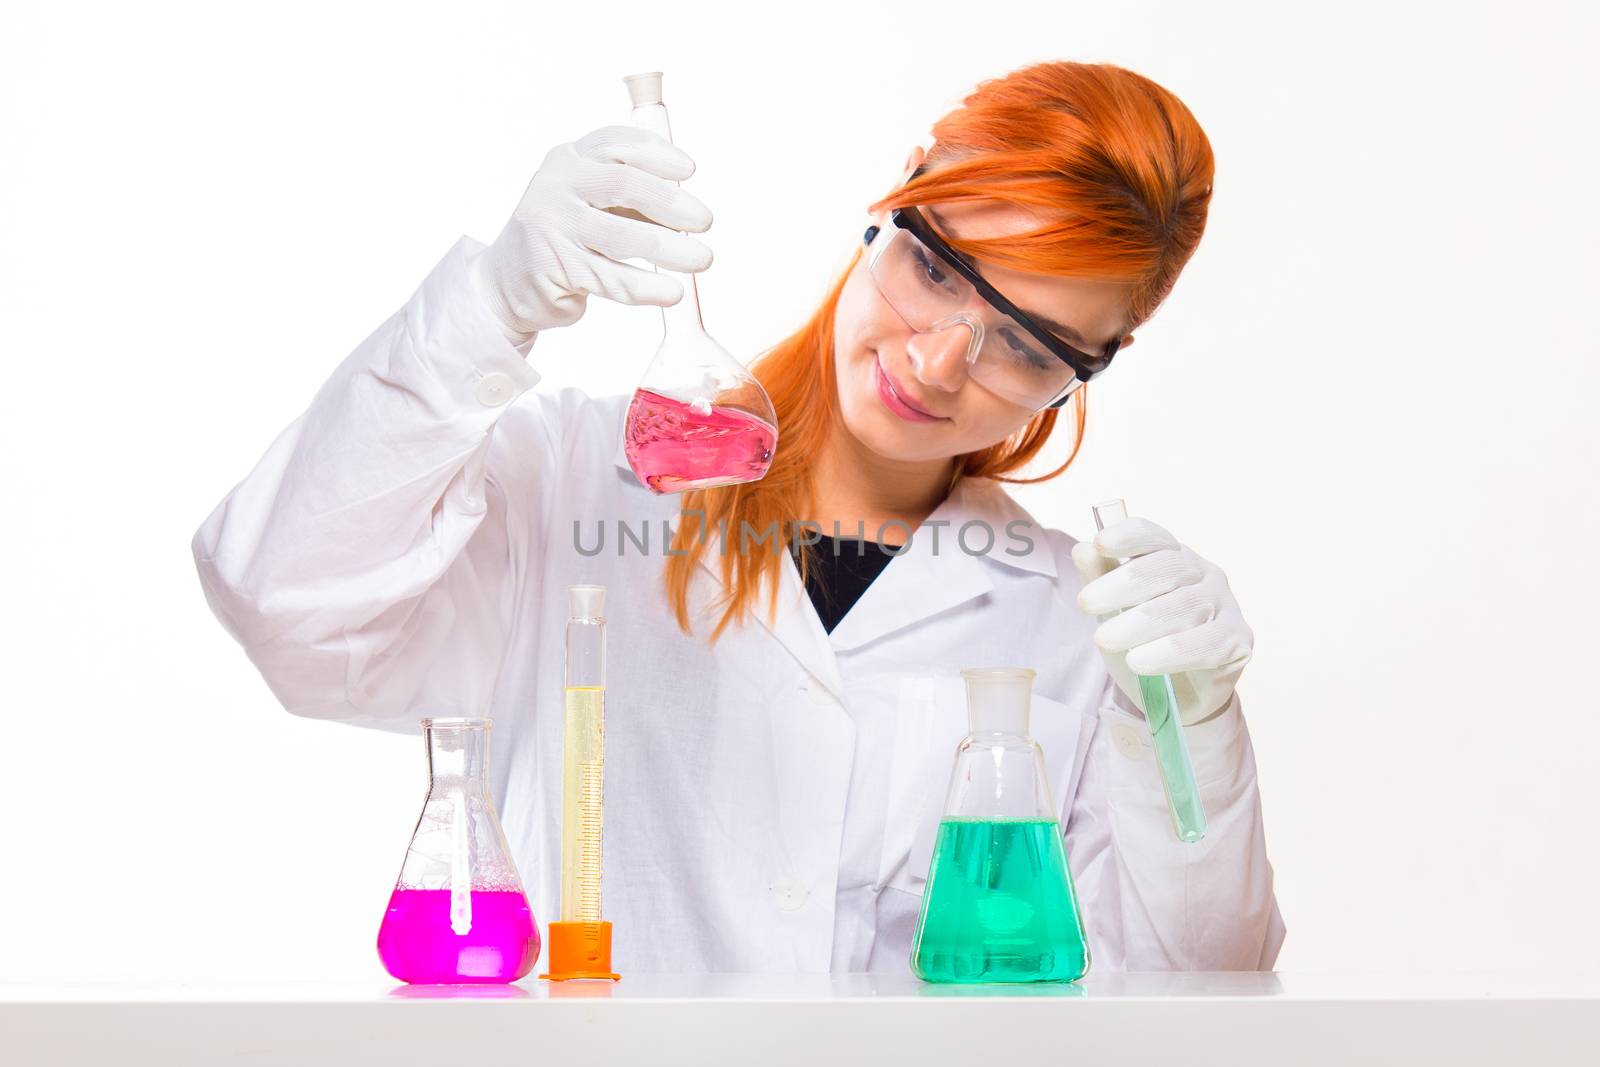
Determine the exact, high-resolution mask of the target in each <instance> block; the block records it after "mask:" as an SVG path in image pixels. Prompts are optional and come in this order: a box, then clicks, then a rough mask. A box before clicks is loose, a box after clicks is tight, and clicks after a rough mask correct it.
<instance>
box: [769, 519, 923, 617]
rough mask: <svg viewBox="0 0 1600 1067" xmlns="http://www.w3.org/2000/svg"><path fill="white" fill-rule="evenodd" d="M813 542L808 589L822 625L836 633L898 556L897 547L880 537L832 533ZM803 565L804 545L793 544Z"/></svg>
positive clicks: (794, 552)
mask: <svg viewBox="0 0 1600 1067" xmlns="http://www.w3.org/2000/svg"><path fill="white" fill-rule="evenodd" d="M821 537H822V540H820V541H818V542H817V543H816V544H814V545H812V546H811V558H810V560H809V561H808V562H809V564H810V570H809V571H808V572H807V574H806V592H807V593H809V594H810V595H811V604H812V606H813V607H815V608H816V609H817V617H818V618H820V619H821V620H822V628H823V629H824V630H826V631H828V632H829V633H830V634H831V633H833V628H834V627H835V626H838V625H839V620H840V619H842V618H844V616H845V613H846V612H848V611H849V610H850V608H851V607H852V606H853V605H854V604H855V602H856V601H857V600H860V599H861V594H862V593H865V592H866V591H867V586H869V585H871V584H872V581H873V579H874V578H876V577H877V576H878V575H880V574H882V573H883V568H885V567H887V566H888V565H889V561H890V560H891V559H894V552H893V550H892V549H893V548H895V547H898V546H890V545H882V544H879V543H878V542H876V541H863V540H861V539H860V538H855V537H829V536H828V535H827V534H822V535H821ZM789 551H790V553H791V554H792V555H793V556H794V557H795V566H796V567H798V566H799V565H800V545H799V544H798V543H793V544H791V545H790V546H789Z"/></svg>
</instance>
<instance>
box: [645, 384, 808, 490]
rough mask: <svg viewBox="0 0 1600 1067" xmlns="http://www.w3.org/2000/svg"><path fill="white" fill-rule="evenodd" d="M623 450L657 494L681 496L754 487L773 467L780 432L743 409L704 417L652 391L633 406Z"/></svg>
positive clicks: (719, 410)
mask: <svg viewBox="0 0 1600 1067" xmlns="http://www.w3.org/2000/svg"><path fill="white" fill-rule="evenodd" d="M627 425H628V431H627V435H626V440H624V442H623V448H624V450H625V451H626V452H627V454H628V463H629V464H630V465H631V466H632V467H633V470H634V473H635V474H637V475H638V476H639V478H640V480H641V481H643V482H644V484H645V485H647V486H649V487H650V488H651V489H652V490H653V491H654V492H657V493H678V492H682V491H683V490H685V489H704V488H706V487H708V486H713V485H727V484H730V483H733V482H753V481H755V480H756V479H758V478H760V477H762V476H763V475H765V474H766V473H767V468H768V467H770V466H771V465H772V449H773V446H774V445H775V444H776V443H777V440H778V431H777V430H775V429H773V428H772V426H771V425H769V424H768V423H766V422H763V421H762V420H761V419H758V418H756V417H755V416H754V415H751V414H749V413H748V412H744V411H740V410H738V409H737V408H723V407H712V408H711V409H710V410H709V411H707V412H705V413H704V414H701V413H700V412H698V411H696V410H695V409H694V408H692V407H690V406H689V405H688V404H685V403H684V402H683V401H681V400H673V399H672V398H671V397H667V396H662V395H661V394H660V393H654V392H651V391H650V390H648V389H640V390H638V391H637V392H635V393H634V394H633V402H632V403H631V404H629V405H628V421H627Z"/></svg>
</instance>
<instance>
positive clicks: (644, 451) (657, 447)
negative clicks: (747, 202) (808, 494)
mask: <svg viewBox="0 0 1600 1067" xmlns="http://www.w3.org/2000/svg"><path fill="white" fill-rule="evenodd" d="M624 81H625V82H626V83H627V86H628V93H629V95H630V97H631V98H632V100H633V123H634V125H636V126H641V127H643V128H645V129H647V130H650V131H651V132H653V133H657V134H660V135H661V136H662V137H664V138H666V139H667V140H668V141H671V140H672V126H671V123H670V122H669V121H668V118H667V108H666V105H665V104H663V103H662V102H661V75H660V73H651V74H634V75H632V76H630V77H628V78H625V79H624ZM613 210H617V209H613ZM618 213H621V214H626V213H627V212H625V211H619V212H618ZM677 277H678V280H679V281H680V282H682V283H683V299H681V300H679V301H678V302H677V303H676V304H674V305H672V306H671V307H664V308H662V309H661V326H662V334H661V345H660V347H659V348H657V349H656V354H655V358H654V359H652V360H651V361H650V366H649V367H648V368H647V369H646V370H645V373H644V378H643V379H642V380H641V381H640V383H639V387H638V389H636V390H635V391H634V394H633V399H632V401H631V402H630V403H629V405H628V414H627V418H626V419H625V420H624V430H623V452H624V453H625V454H626V455H627V457H628V465H629V466H630V467H632V468H633V472H634V474H636V475H638V477H639V480H640V481H641V482H643V483H644V484H645V486H647V487H648V488H649V489H650V491H651V492H654V493H681V492H683V491H684V490H687V489H709V488H711V487H713V486H718V485H733V484H736V483H738V482H754V481H759V480H760V479H761V478H762V477H764V476H765V475H766V473H767V468H768V467H770V466H771V465H772V456H773V452H774V451H775V450H776V449H777V447H778V416H777V413H776V412H775V411H774V410H773V408H772V399H771V398H770V397H768V396H767V391H766V390H765V389H763V388H762V387H761V383H760V382H758V381H757V380H756V378H755V376H754V375H753V374H751V373H750V372H749V371H748V370H746V369H745V367H744V365H743V364H741V363H740V362H739V361H738V360H736V359H734V358H733V356H732V355H731V354H729V352H728V350H727V349H725V348H723V347H722V346H721V345H719V344H718V343H717V342H716V341H714V340H713V339H712V338H711V335H710V334H708V333H706V328H705V325H704V323H703V322H702V320H701V318H700V290H699V286H698V283H697V282H696V281H695V277H694V275H692V274H686V275H678V276H677Z"/></svg>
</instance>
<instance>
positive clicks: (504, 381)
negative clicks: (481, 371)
mask: <svg viewBox="0 0 1600 1067" xmlns="http://www.w3.org/2000/svg"><path fill="white" fill-rule="evenodd" d="M511 393H512V382H511V375H509V374H501V373H500V372H499V371H496V372H495V373H493V374H485V375H484V376H483V377H482V378H480V379H479V380H478V388H477V389H476V390H475V392H474V395H475V396H477V398H478V403H480V404H482V405H483V406H484V407H486V408H497V407H499V406H500V405H501V404H504V403H505V402H506V401H507V400H510V399H511Z"/></svg>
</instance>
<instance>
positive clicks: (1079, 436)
mask: <svg viewBox="0 0 1600 1067" xmlns="http://www.w3.org/2000/svg"><path fill="white" fill-rule="evenodd" d="M933 136H934V144H933V147H932V149H931V150H930V151H929V152H928V157H927V160H926V161H925V165H924V168H923V170H922V172H921V173H920V174H918V175H917V176H915V177H913V178H912V179H911V180H909V181H907V182H906V183H905V184H904V185H902V186H900V187H898V188H897V189H895V191H894V192H892V193H891V194H890V195H889V196H887V197H884V198H883V199H882V200H879V201H878V202H877V203H875V204H872V205H870V206H869V209H868V210H869V211H870V212H871V213H874V214H876V213H878V212H881V211H885V210H889V209H893V208H897V207H905V206H907V205H913V204H917V205H926V204H940V203H951V202H959V201H979V200H998V201H1003V202H1005V203H1009V204H1013V205H1016V206H1019V207H1023V208H1030V209H1035V210H1036V211H1037V213H1038V214H1040V215H1041V216H1042V217H1044V218H1045V219H1046V220H1047V221H1045V222H1044V223H1043V224H1042V225H1040V226H1039V227H1038V228H1037V229H1034V230H1031V231H1028V232H1026V233H1022V234H1015V235H1009V236H1006V237H1005V238H1003V239H989V240H968V239H957V238H955V237H954V236H952V235H948V234H947V235H946V237H947V239H948V240H949V242H950V244H951V245H952V246H954V247H955V248H956V249H958V250H959V251H961V252H964V253H966V254H967V255H969V256H971V257H973V258H975V259H978V260H984V261H988V262H991V263H996V264H1000V265H1002V266H1007V267H1012V268H1015V269H1017V270H1022V271H1028V272H1030V273H1034V274H1050V275H1057V276H1062V277H1075V278H1095V279H1102V280H1109V281H1120V282H1125V283H1127V284H1128V287H1129V296H1128V307H1127V315H1128V323H1129V328H1132V327H1133V326H1137V325H1138V324H1139V323H1142V322H1144V321H1145V320H1146V319H1148V318H1149V317H1150V316H1151V315H1152V314H1153V313H1154V312H1155V310H1156V308H1157V307H1159V306H1160V304H1161V301H1162V300H1164V299H1165V298H1166V296H1167V294H1168V293H1169V292H1170V291H1171V290H1172V286H1173V283H1174V282H1176V281H1177V279H1178V274H1179V272H1180V271H1181V270H1182V269H1183V266H1184V264H1185V263H1187V262H1188V261H1189V257H1190V256H1191V255H1193V254H1194V250H1195V247H1196V246H1197V245H1198V244H1199V243H1200V235H1201V233H1202V232H1203V231H1204V230H1205V222H1206V209H1207V207H1208V205H1209V204H1210V201H1211V173H1212V158H1211V145H1210V143H1209V142H1208V141H1207V140H1206V135H1205V133H1204V131H1202V130H1201V128H1200V124H1199V123H1198V122H1196V121H1195V118H1194V116H1193V115H1191V114H1190V113H1189V109H1188V108H1186V107H1184V105H1183V103H1182V101H1180V100H1179V99H1178V98H1177V97H1176V96H1174V95H1172V94H1171V93H1170V92H1168V91H1167V90H1165V89H1163V88H1162V87H1161V86H1159V85H1157V84H1156V83H1155V82H1152V81H1150V80H1149V79H1148V78H1144V77H1142V76H1140V75H1138V74H1135V73H1133V72H1132V71H1128V70H1124V69H1122V68H1121V67H1115V66H1111V65H1108V64H1087V63H1065V62H1058V63H1040V64H1037V65H1035V66H1031V67H1024V68H1022V69H1021V70H1017V71H1013V72H1012V73H1010V74H1008V75H1006V76H1005V77H1003V78H996V79H994V80H991V81H986V82H983V83H982V84H980V85H979V86H978V87H977V89H976V90H974V91H973V93H972V94H971V95H969V96H968V97H967V98H966V99H965V100H964V101H962V104H961V106H960V107H958V108H957V109H956V110H954V111H952V112H951V113H950V114H948V115H946V116H945V117H944V118H942V119H940V120H939V121H938V122H937V123H935V124H934V127H933ZM860 257H861V253H860V250H859V249H858V250H857V252H856V254H855V256H854V257H853V258H852V259H851V261H850V265H849V267H848V268H846V270H845V271H844V272H843V273H842V274H841V275H840V276H839V277H838V278H837V279H836V280H835V281H834V283H833V285H832V287H831V288H830V289H829V291H828V294H827V296H826V297H825V298H824V299H823V301H822V304H821V306H819V307H818V308H817V310H816V312H815V313H814V314H813V315H812V316H811V318H810V320H809V321H807V322H806V324H805V325H803V326H802V327H800V329H799V330H797V331H796V332H795V333H794V334H792V335H791V336H789V337H788V338H786V339H785V340H783V341H781V342H779V343H778V344H777V345H775V346H774V347H773V348H771V349H770V350H769V351H767V352H766V353H764V354H763V355H762V356H761V357H760V358H759V359H758V360H756V362H755V363H754V364H753V365H752V367H751V370H752V372H753V373H754V374H755V376H756V378H757V379H759V380H760V382H761V384H762V386H763V387H764V388H765V389H766V390H767V393H768V395H769V396H771V398H772V405H773V408H774V409H775V410H776V413H777V417H778V426H779V431H780V432H779V437H778V450H777V454H776V455H775V456H774V457H773V461H772V466H771V468H770V469H769V470H768V471H767V475H766V477H765V478H763V479H762V480H761V481H759V482H751V483H746V484H742V485H733V486H724V487H722V488H718V489H705V490H697V491H693V492H688V493H685V494H684V500H683V509H684V514H683V519H684V521H681V522H680V523H679V527H678V531H677V535H676V538H675V542H674V547H675V548H677V549H679V550H681V551H682V553H683V554H682V555H672V556H669V557H668V558H667V568H666V583H667V595H668V599H669V601H670V602H671V604H672V606H673V611H674V614H675V615H676V617H677V620H678V625H679V626H680V627H681V628H682V629H683V630H684V632H686V633H687V632H690V629H691V627H690V622H689V613H688V589H689V581H690V579H691V578H692V576H693V574H694V570H695V567H696V566H697V565H698V561H699V559H700V558H701V557H702V556H703V554H704V553H705V551H706V549H707V548H708V542H707V539H706V537H705V532H706V529H725V530H727V531H729V536H730V538H731V539H733V540H734V541H735V542H737V539H738V537H739V531H740V530H741V529H743V528H744V526H743V525H742V524H746V523H747V524H749V528H750V529H752V530H755V531H765V530H767V529H769V528H772V527H776V528H777V529H778V530H779V531H780V535H779V537H778V538H777V539H775V540H773V541H771V542H768V546H769V547H770V548H771V549H772V550H771V551H769V552H741V551H731V550H730V551H727V552H724V553H722V556H721V569H722V579H723V586H724V588H725V589H726V590H727V591H728V592H727V593H726V594H725V595H724V598H723V600H722V601H721V603H720V605H719V606H720V609H721V612H722V615H721V618H720V619H719V621H718V623H717V626H716V628H715V629H714V630H713V631H712V633H711V639H712V640H713V641H715V640H716V638H717V637H719V636H720V635H721V633H722V631H723V630H724V629H725V628H726V627H727V626H728V625H729V623H731V622H733V621H735V620H736V619H740V618H742V617H743V615H744V614H745V612H747V611H748V610H749V609H750V608H751V607H752V606H753V605H754V603H755V599H756V596H757V593H758V591H759V589H760V588H761V584H762V582H763V581H767V582H768V589H769V592H770V602H769V610H770V611H772V612H775V611H776V609H777V595H778V582H777V578H778V574H779V567H780V566H781V565H782V556H781V552H782V551H785V550H786V548H787V544H788V538H789V535H790V532H791V530H790V523H791V522H793V521H794V520H796V519H798V518H800V517H801V516H802V515H803V513H804V511H805V509H806V508H807V507H808V506H809V504H810V502H811V488H812V486H811V478H810V474H811V461H812V458H813V457H814V456H816V455H817V454H818V453H819V452H820V451H821V447H822V444H823V442H824V441H825V440H826V438H827V435H828V434H829V433H833V432H836V430H835V424H836V423H837V422H838V420H839V410H838V395H837V391H836V386H835V382H834V351H833V320H834V312H835V309H836V308H837V306H838V302H839V294H840V293H841V292H842V291H843V289H844V284H845V281H846V279H847V278H848V277H849V275H850V272H851V271H852V270H854V269H855V266H856V263H857V261H858V260H859V259H860ZM1088 391H1089V390H1088V387H1087V386H1085V387H1082V388H1079V389H1078V390H1077V391H1076V392H1075V393H1073V394H1072V412H1073V421H1074V422H1075V424H1076V438H1075V441H1074V444H1073V447H1072V453H1071V454H1070V455H1069V456H1068V457H1067V459H1066V461H1065V462H1063V463H1062V464H1061V465H1060V466H1059V467H1057V468H1056V469H1055V470H1052V471H1050V472H1048V473H1046V474H1042V475H1038V476H1036V477H1032V478H1007V477H1004V476H1005V475H1007V474H1009V473H1010V472H1012V471H1015V470H1018V469H1019V468H1021V467H1023V466H1025V465H1026V464H1027V463H1028V461H1029V460H1031V459H1032V458H1033V457H1034V456H1035V455H1036V454H1037V453H1038V452H1039V450H1040V449H1041V448H1042V447H1043V446H1044V444H1045V441H1046V440H1048V438H1049V436H1050V431H1051V430H1052V429H1054V427H1055V423H1056V416H1057V410H1056V409H1051V408H1047V409H1045V410H1044V411H1041V412H1039V413H1038V414H1036V415H1034V416H1033V418H1031V419H1029V420H1028V421H1027V422H1026V423H1024V424H1023V425H1022V427H1021V428H1019V429H1018V430H1017V431H1016V432H1015V433H1013V434H1012V435H1011V436H1010V437H1008V438H1007V439H1005V440H1004V441H1001V442H999V443H998V444H994V445H991V446H990V447H988V448H985V449H981V450H979V451H977V452H970V453H967V454H965V455H963V456H959V457H957V460H958V462H957V463H956V467H955V472H954V474H953V477H952V482H951V484H952V485H954V482H955V479H959V478H960V477H962V476H963V475H971V476H974V477H989V478H997V479H999V480H1001V481H1007V482H1018V483H1020V482H1041V481H1046V480H1048V479H1050V478H1054V477H1056V476H1057V475H1059V474H1061V473H1062V472H1063V471H1065V470H1066V469H1067V468H1068V467H1069V466H1071V465H1072V461H1073V460H1074V459H1075V458H1076V457H1077V455H1078V449H1079V447H1080V446H1081V444H1082V442H1083V432H1084V425H1085V421H1086V418H1087V415H1088V396H1087V394H1088ZM690 513H698V514H703V515H704V516H705V518H704V522H705V524H706V526H705V527H701V526H700V525H699V521H698V514H697V515H696V520H697V521H694V522H691V521H689V515H690ZM805 564H806V560H805V557H804V556H802V561H801V567H802V573H803V572H804V568H805Z"/></svg>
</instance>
